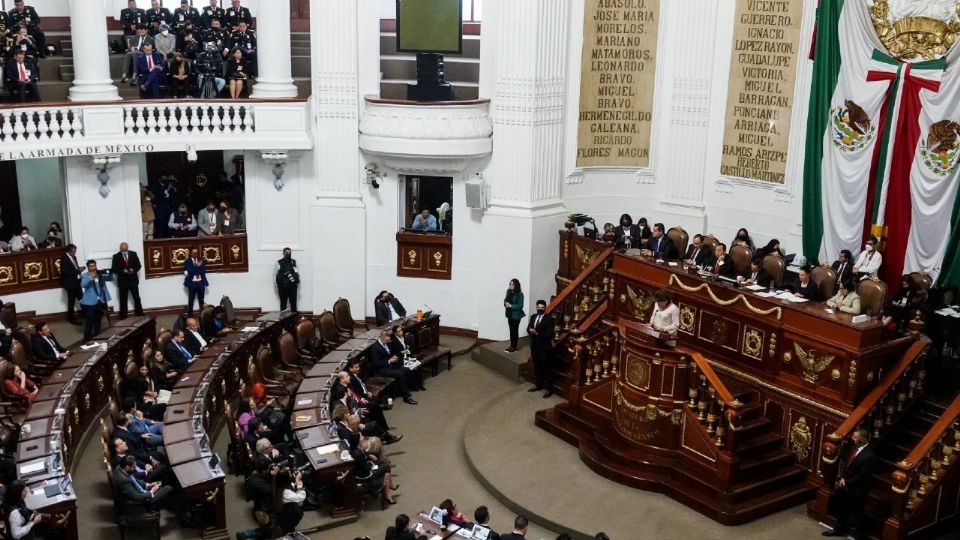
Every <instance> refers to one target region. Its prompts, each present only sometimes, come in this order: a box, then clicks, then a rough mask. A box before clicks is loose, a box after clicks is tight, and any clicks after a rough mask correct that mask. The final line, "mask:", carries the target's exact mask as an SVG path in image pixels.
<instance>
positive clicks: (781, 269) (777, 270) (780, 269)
mask: <svg viewBox="0 0 960 540" xmlns="http://www.w3.org/2000/svg"><path fill="white" fill-rule="evenodd" d="M762 267H763V269H764V270H765V271H766V272H767V274H769V275H770V279H771V280H772V282H773V286H774V288H776V289H779V288H780V287H781V286H783V274H784V273H786V270H787V263H785V262H784V261H783V257H781V256H780V254H778V253H771V254H770V255H767V256H766V257H764V258H763V264H762Z"/></svg>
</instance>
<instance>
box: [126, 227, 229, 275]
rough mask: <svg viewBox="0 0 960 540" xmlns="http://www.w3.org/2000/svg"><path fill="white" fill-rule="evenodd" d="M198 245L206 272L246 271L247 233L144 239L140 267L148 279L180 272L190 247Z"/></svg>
mask: <svg viewBox="0 0 960 540" xmlns="http://www.w3.org/2000/svg"><path fill="white" fill-rule="evenodd" d="M194 247H196V248H198V249H200V255H201V256H202V257H203V258H204V259H206V261H207V272H208V273H226V272H246V271H247V269H248V261H247V235H245V234H233V235H226V236H197V237H190V238H163V239H159V240H144V242H143V249H144V252H145V253H146V255H144V259H145V260H144V262H143V270H144V274H145V275H146V277H147V279H150V278H156V277H162V276H174V275H181V274H183V263H184V261H186V260H187V259H188V258H190V249H191V248H194Z"/></svg>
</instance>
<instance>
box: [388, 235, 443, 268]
mask: <svg viewBox="0 0 960 540" xmlns="http://www.w3.org/2000/svg"><path fill="white" fill-rule="evenodd" d="M452 258H453V238H452V237H451V236H449V235H446V234H435V233H415V232H409V233H408V232H398V233H397V275H398V276H402V277H418V278H427V279H453V277H452V273H451V269H452V268H453V265H452V261H451V259H452Z"/></svg>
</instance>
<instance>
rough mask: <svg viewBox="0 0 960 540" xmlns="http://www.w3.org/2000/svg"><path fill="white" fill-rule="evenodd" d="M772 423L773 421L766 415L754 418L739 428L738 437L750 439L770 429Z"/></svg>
mask: <svg viewBox="0 0 960 540" xmlns="http://www.w3.org/2000/svg"><path fill="white" fill-rule="evenodd" d="M770 424H772V422H771V421H770V419H769V418H767V417H766V416H760V417H757V418H752V419H750V420H747V421H745V422H744V423H743V424H742V426H741V427H740V429H738V430H737V437H738V439H740V438H742V439H740V440H743V439H747V440H749V438H750V437H755V436H759V435H762V434H763V433H764V432H767V431H770Z"/></svg>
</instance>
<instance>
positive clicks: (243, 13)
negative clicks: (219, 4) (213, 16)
mask: <svg viewBox="0 0 960 540" xmlns="http://www.w3.org/2000/svg"><path fill="white" fill-rule="evenodd" d="M224 22H225V23H226V27H227V28H229V29H231V30H236V29H238V28H239V26H240V23H241V22H245V23H247V26H253V16H252V15H250V9H249V8H245V7H243V6H241V5H240V0H232V1H231V2H230V7H228V8H227V9H226V19H225V20H224Z"/></svg>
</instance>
